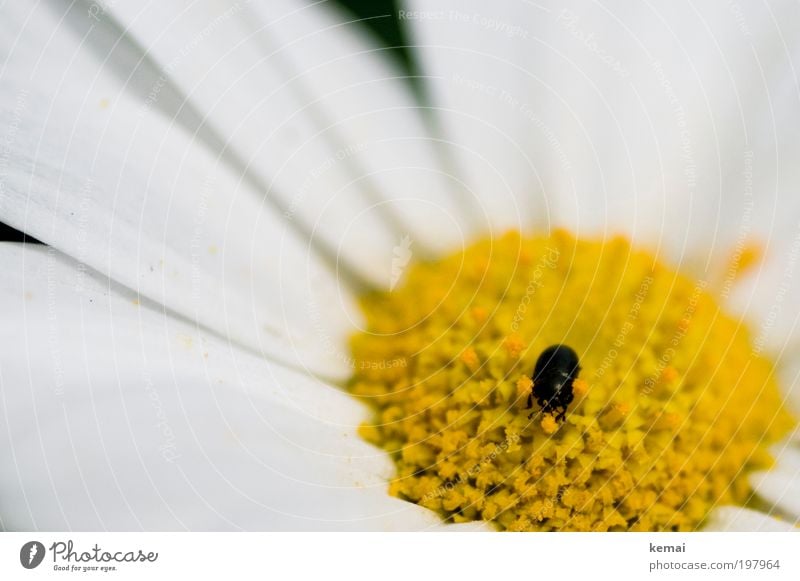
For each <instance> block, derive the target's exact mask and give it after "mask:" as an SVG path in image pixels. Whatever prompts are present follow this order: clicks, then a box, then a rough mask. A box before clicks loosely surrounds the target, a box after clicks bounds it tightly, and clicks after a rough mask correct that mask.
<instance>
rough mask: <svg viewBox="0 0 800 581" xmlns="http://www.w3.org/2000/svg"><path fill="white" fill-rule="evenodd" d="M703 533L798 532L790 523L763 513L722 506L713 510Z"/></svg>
mask: <svg viewBox="0 0 800 581" xmlns="http://www.w3.org/2000/svg"><path fill="white" fill-rule="evenodd" d="M703 530H704V531H711V532H798V531H800V529H798V528H796V527H795V526H794V525H793V524H792V523H790V522H786V521H782V520H778V519H776V518H774V517H771V516H769V515H767V514H764V513H763V512H758V511H757V510H750V509H749V508H740V507H738V506H723V507H720V508H717V509H715V510H714V511H713V512H712V513H711V516H710V517H709V520H708V522H707V523H706V525H705V526H704V527H703Z"/></svg>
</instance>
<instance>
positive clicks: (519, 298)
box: [349, 231, 794, 531]
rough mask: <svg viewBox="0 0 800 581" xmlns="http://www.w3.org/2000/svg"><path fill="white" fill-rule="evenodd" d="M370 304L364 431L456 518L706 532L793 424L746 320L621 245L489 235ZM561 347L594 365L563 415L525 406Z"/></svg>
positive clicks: (354, 382)
mask: <svg viewBox="0 0 800 581" xmlns="http://www.w3.org/2000/svg"><path fill="white" fill-rule="evenodd" d="M362 307H363V310H364V313H365V315H366V319H367V328H366V330H365V332H363V333H360V334H358V335H356V336H354V337H353V338H352V342H351V348H352V352H353V356H354V359H355V369H356V373H355V375H354V376H353V377H352V379H351V382H350V384H349V387H350V390H351V391H352V393H353V394H355V395H357V396H358V397H359V398H362V399H363V400H364V401H366V402H367V403H368V404H369V405H370V407H371V408H372V409H373V410H374V417H373V419H372V420H371V421H370V423H369V424H366V425H364V426H362V427H361V434H362V436H363V437H364V438H365V439H367V440H368V441H370V442H372V443H374V444H376V445H377V446H380V447H381V448H383V449H384V450H386V451H387V452H388V453H389V454H390V455H391V457H392V458H393V459H394V462H395V464H396V467H397V474H396V477H395V479H394V480H393V481H392V483H391V485H390V493H391V494H393V495H395V496H398V497H400V498H403V499H406V500H409V501H411V502H415V503H418V504H420V505H422V506H425V507H428V508H430V509H432V510H435V511H438V512H439V513H440V514H442V515H443V517H445V518H447V519H448V520H451V521H454V522H463V521H470V520H476V519H483V520H487V521H492V522H494V523H495V524H496V525H497V526H498V527H499V528H500V529H505V530H579V531H588V530H600V531H604V530H643V531H654V530H693V529H695V528H697V527H698V526H699V525H701V524H702V522H703V520H704V519H705V517H706V516H707V514H708V512H709V510H710V509H712V508H713V507H714V506H717V505H721V504H731V503H735V504H740V505H741V504H745V503H747V502H748V501H749V500H750V497H751V495H752V491H751V489H750V487H749V485H748V483H747V479H746V473H747V472H748V471H750V470H755V469H763V468H766V467H768V466H769V465H770V464H771V462H772V459H771V457H770V455H769V453H768V452H767V449H766V447H767V445H768V444H769V443H771V442H774V441H775V440H777V439H778V438H780V437H781V436H782V435H783V434H785V433H786V432H787V431H788V430H789V429H790V428H791V427H792V426H793V425H794V420H793V419H792V418H791V416H790V415H789V414H788V413H787V412H786V411H785V410H784V409H783V408H782V399H781V397H780V394H779V390H778V387H777V385H776V381H775V379H774V373H773V365H772V364H771V363H770V361H768V360H767V359H765V358H764V357H762V356H760V355H759V354H758V353H757V352H756V351H755V350H754V349H753V346H752V343H751V338H750V334H749V332H748V330H747V329H746V328H745V327H744V325H743V324H742V322H741V321H740V320H738V319H736V318H734V317H732V316H730V315H728V314H726V313H725V312H724V311H723V310H722V309H721V308H720V306H719V304H718V302H717V300H716V299H715V297H714V296H713V294H712V293H710V292H709V291H708V289H706V285H705V284H703V283H701V282H696V281H693V280H691V279H690V278H688V277H687V276H685V275H683V274H681V273H679V272H676V271H675V270H673V269H671V268H669V267H667V266H665V265H664V264H662V263H661V262H659V261H658V260H657V259H656V258H655V257H654V256H653V255H652V254H649V253H647V252H643V251H640V250H637V249H635V248H633V247H632V246H631V245H630V244H629V243H628V242H627V241H626V240H625V239H623V238H615V239H613V240H610V241H600V240H585V239H576V238H574V237H572V236H570V235H569V234H567V233H566V232H563V231H557V232H555V233H554V234H553V235H552V236H549V237H536V238H530V239H528V238H522V237H521V236H520V235H519V234H517V233H509V234H507V235H505V236H503V237H502V238H501V239H499V240H498V239H491V240H488V239H487V240H482V241H479V242H478V243H476V244H474V245H473V246H471V247H469V248H467V249H465V250H464V251H462V252H459V253H456V254H453V255H451V256H447V257H445V258H442V259H441V260H437V261H435V262H427V263H420V264H416V265H414V266H412V267H411V269H410V271H409V272H408V274H407V278H406V281H405V283H404V284H403V285H402V286H401V287H399V288H397V289H395V290H394V291H392V292H382V293H373V294H369V295H367V296H364V297H362ZM554 344H563V345H568V346H569V347H571V348H572V349H573V350H574V351H575V352H576V353H577V354H578V356H579V358H580V367H581V370H580V373H579V375H578V379H577V380H576V381H575V382H574V383H573V385H572V390H573V394H574V400H573V401H572V402H571V403H570V404H569V406H568V408H567V413H566V418H565V419H564V420H563V421H559V420H558V419H557V418H556V416H555V414H551V413H544V412H542V410H541V407H540V406H539V405H538V404H537V403H536V399H535V398H534V402H533V408H532V409H530V410H528V409H526V403H527V400H528V396H529V394H530V393H531V390H532V388H533V382H532V380H531V374H532V372H533V369H534V366H535V364H536V361H537V359H538V356H539V355H540V354H541V352H542V351H543V350H544V349H546V348H547V347H549V346H551V345H554ZM530 412H534V414H533V416H532V417H531V419H528V415H529V413H530Z"/></svg>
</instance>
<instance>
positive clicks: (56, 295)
mask: <svg viewBox="0 0 800 581" xmlns="http://www.w3.org/2000/svg"><path fill="white" fill-rule="evenodd" d="M0 267H1V268H2V269H3V271H4V272H8V273H11V276H4V277H3V278H2V279H0V317H2V320H3V321H4V325H3V335H2V349H1V350H0V399H1V400H2V405H0V409H2V413H0V520H2V522H3V524H4V526H5V527H8V528H11V529H31V528H36V529H45V530H62V529H81V530H97V529H112V530H135V529H146V530H156V529H183V528H189V529H213V530H220V529H237V528H245V529H279V530H286V529H358V530H363V529H372V528H375V529H380V530H384V529H425V528H428V527H435V526H438V524H439V521H438V517H436V516H435V515H434V514H433V513H431V512H430V511H426V510H424V509H421V508H419V507H417V506H415V505H412V504H410V503H405V502H401V501H399V500H397V499H393V498H391V497H389V496H388V494H387V491H386V489H387V483H386V477H387V476H389V475H390V474H391V470H392V466H391V462H390V461H389V459H388V458H387V457H386V456H385V455H384V454H383V453H382V452H380V451H379V450H377V449H375V448H372V447H371V446H368V445H367V444H365V443H364V442H363V441H361V440H360V439H359V438H358V436H357V435H356V433H355V427H356V426H357V425H358V424H359V423H360V422H361V421H362V420H363V419H364V416H365V411H364V409H363V408H362V407H361V406H360V405H359V404H357V403H356V402H355V401H354V400H353V399H352V398H350V397H349V396H348V395H346V394H344V393H342V392H340V391H338V390H337V389H335V388H331V387H329V386H326V385H324V384H322V383H320V382H318V381H316V380H313V379H309V378H308V377H307V376H304V375H301V374H299V373H296V372H293V371H289V370H287V369H285V368H283V367H281V366H279V365H276V364H271V363H268V362H266V361H264V360H263V359H260V358H258V357H255V356H253V355H250V354H248V353H245V352H242V351H239V350H237V349H232V348H231V347H230V346H229V345H227V344H225V343H224V342H221V341H219V340H217V339H216V338H214V337H213V336H209V335H208V334H206V333H203V332H199V331H198V330H197V329H196V328H195V327H194V326H193V325H191V324H187V323H184V322H181V321H178V320H175V319H173V318H171V317H169V316H165V315H164V313H163V312H160V311H159V310H158V308H154V307H153V306H152V305H150V304H145V303H143V304H141V305H137V304H135V301H136V297H135V295H133V294H132V293H130V292H128V291H126V290H124V289H120V288H118V287H117V286H116V285H114V284H113V283H111V282H109V281H108V280H107V279H105V278H103V277H100V276H96V275H93V274H92V273H91V271H87V270H86V269H85V268H83V267H81V266H80V265H78V264H76V263H75V262H73V261H72V260H70V259H68V258H66V257H64V256H63V255H60V254H59V253H57V252H56V251H54V250H52V249H46V248H42V247H36V248H31V247H30V246H29V247H28V248H27V249H25V250H23V247H22V246H17V245H9V244H4V245H0Z"/></svg>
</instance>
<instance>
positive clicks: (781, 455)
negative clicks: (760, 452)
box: [749, 442, 800, 520]
mask: <svg viewBox="0 0 800 581" xmlns="http://www.w3.org/2000/svg"><path fill="white" fill-rule="evenodd" d="M773 453H774V454H775V456H776V458H777V460H776V464H775V466H774V467H772V468H771V469H770V470H765V471H761V472H754V473H753V474H751V475H750V477H749V478H750V483H751V485H752V486H753V489H754V490H755V492H756V493H757V494H758V495H759V496H761V497H762V498H764V499H765V500H767V501H769V502H770V503H772V504H773V505H774V506H775V507H776V508H777V509H778V510H782V511H784V512H785V513H788V514H790V515H794V516H795V517H796V518H797V519H799V520H800V450H798V449H797V448H796V447H794V446H793V445H792V444H791V443H789V442H787V443H785V444H781V445H779V446H776V447H774V449H773Z"/></svg>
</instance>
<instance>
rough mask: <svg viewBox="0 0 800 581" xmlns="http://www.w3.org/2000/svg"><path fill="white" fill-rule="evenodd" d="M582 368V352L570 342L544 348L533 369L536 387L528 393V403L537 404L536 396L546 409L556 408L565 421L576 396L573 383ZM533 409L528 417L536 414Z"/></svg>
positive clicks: (560, 419)
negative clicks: (573, 347) (580, 359)
mask: <svg viewBox="0 0 800 581" xmlns="http://www.w3.org/2000/svg"><path fill="white" fill-rule="evenodd" d="M580 370H581V368H580V365H578V354H577V353H575V351H573V350H572V348H571V347H567V346H566V345H552V346H550V347H548V348H547V349H545V350H544V351H542V354H541V355H539V359H537V360H536V367H535V368H534V370H533V378H532V379H533V388H532V389H531V393H530V394H529V395H528V407H527V408H525V409H531V408H532V407H533V398H534V397H535V398H536V402H537V403H538V404H539V405H540V406H542V411H543V412H545V413H552V412H556V421H563V420H564V417H565V416H566V414H567V406H569V404H570V403H572V400H573V399H575V395H574V394H573V393H572V383H573V382H574V381H575V379H576V378H577V377H578V373H579V372H580ZM533 413H534V412H531V413H530V414H529V415H528V419H531V418H532V417H533Z"/></svg>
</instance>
